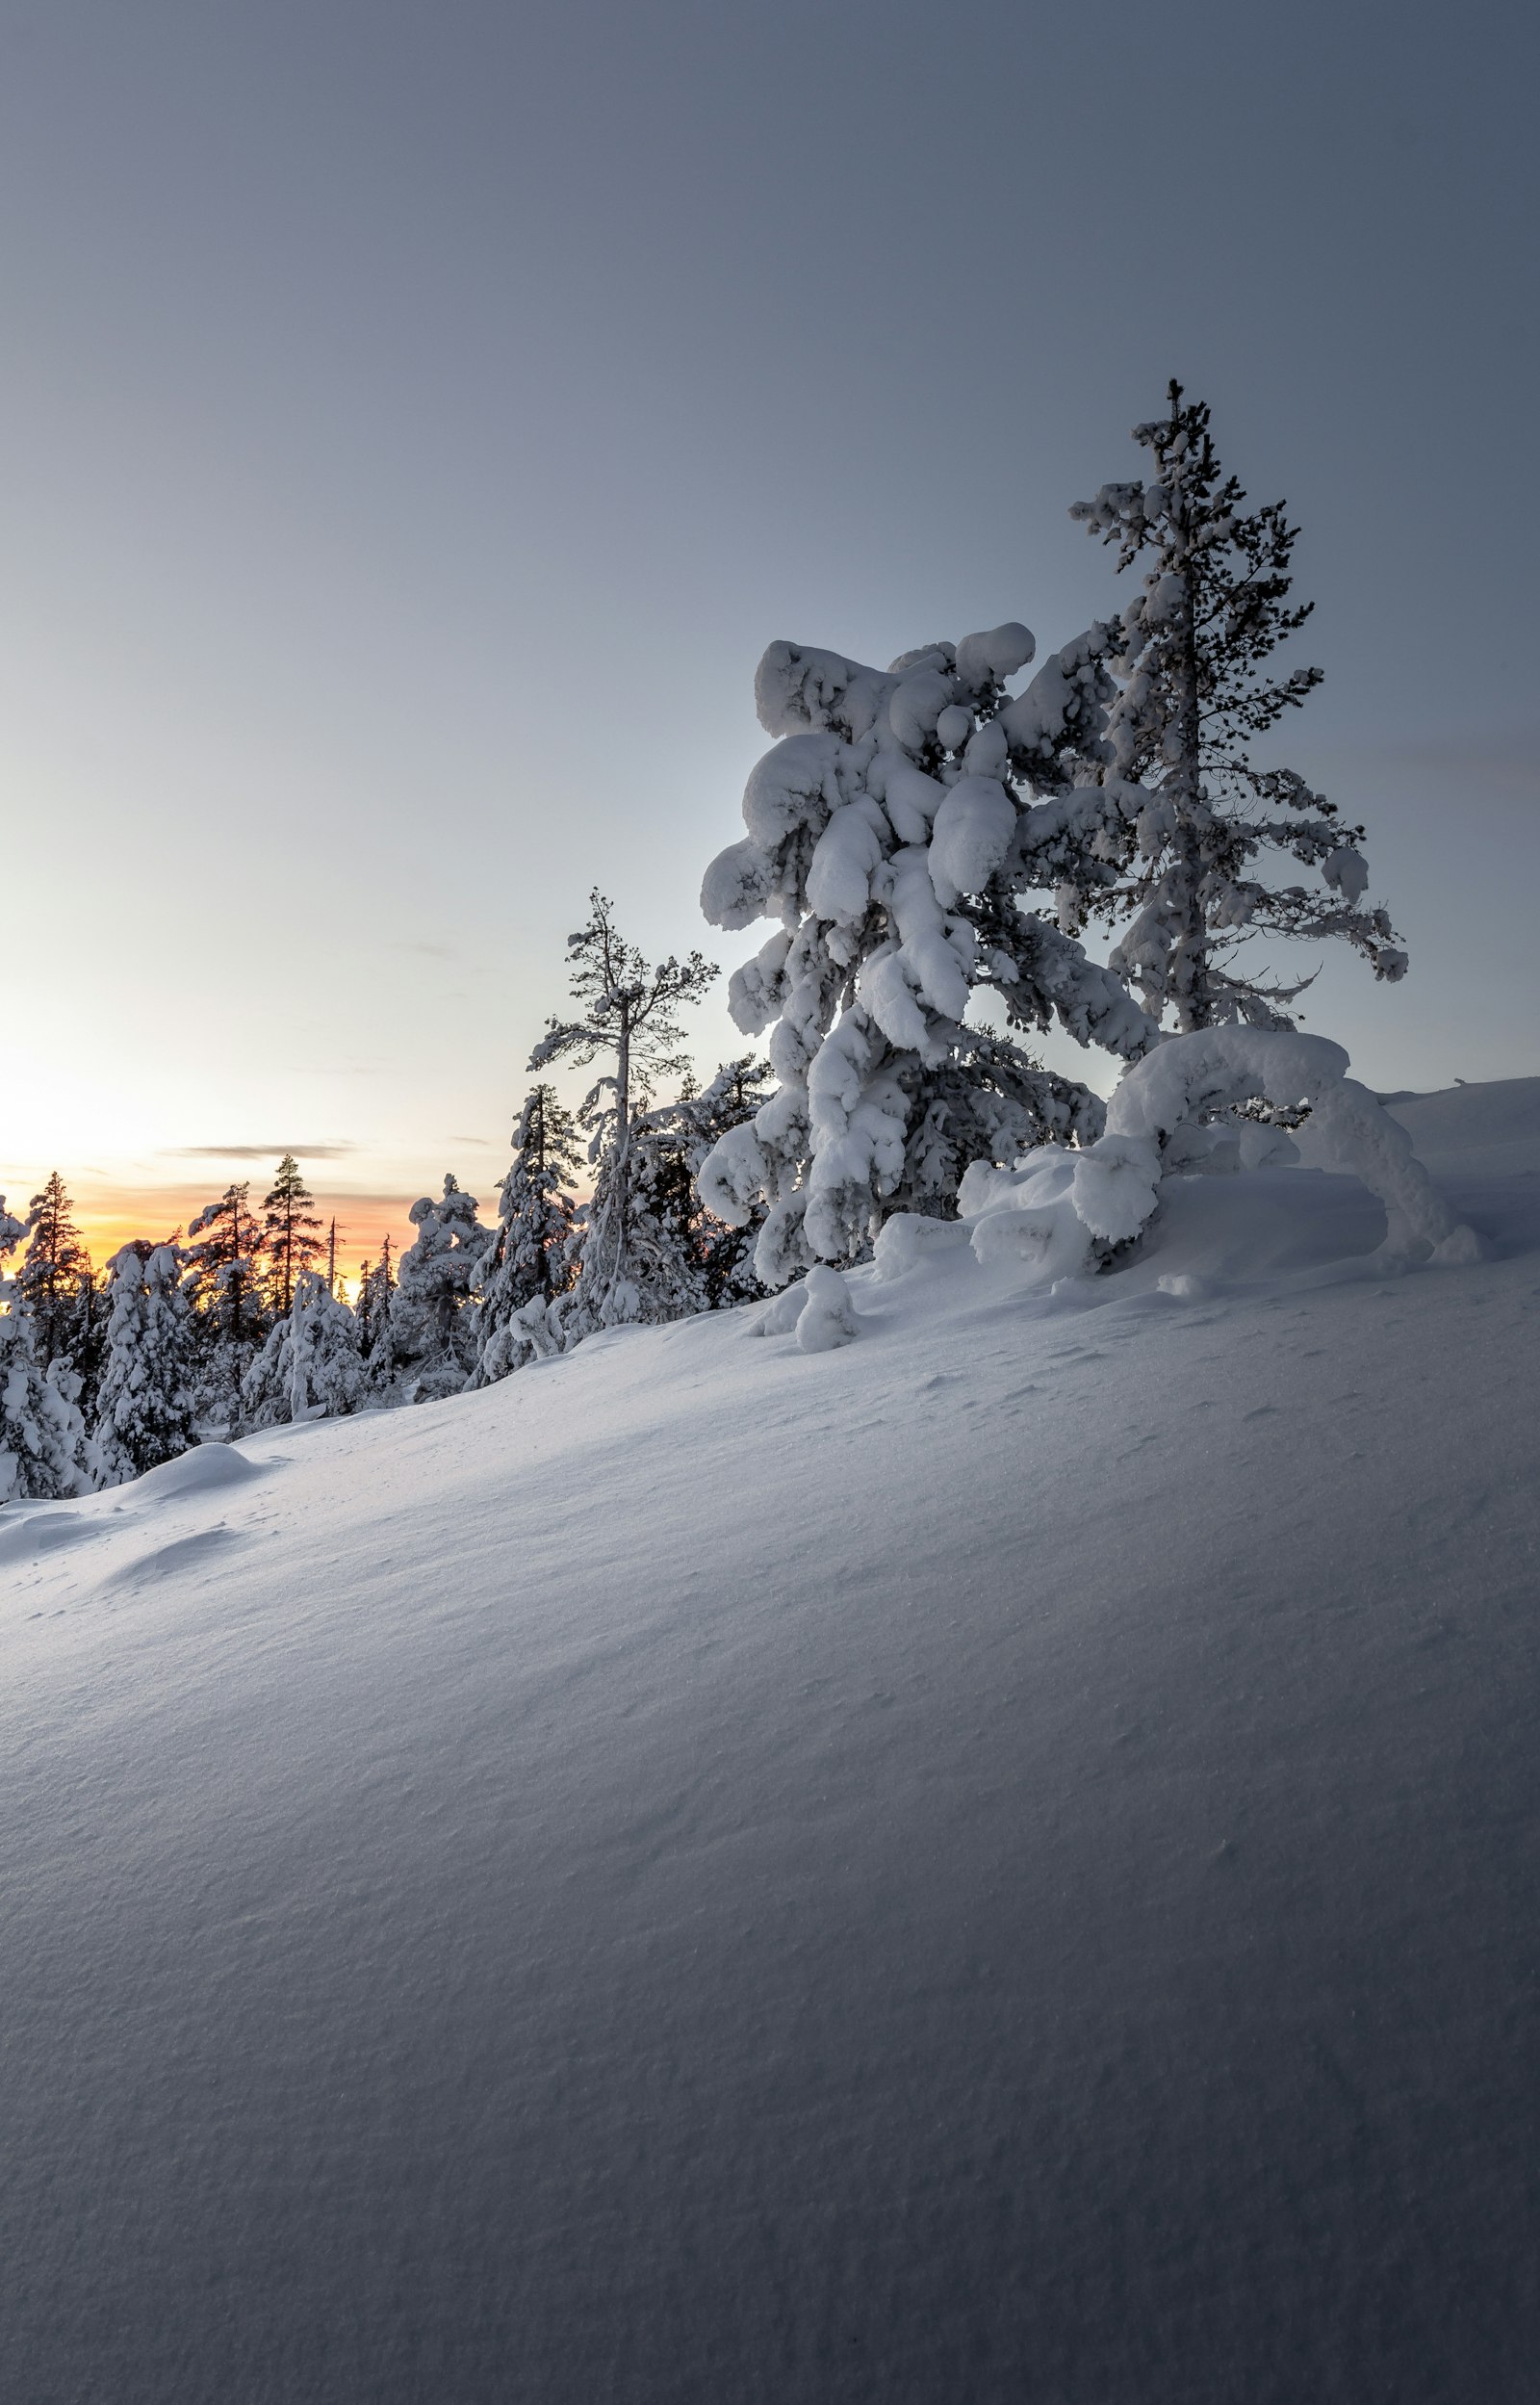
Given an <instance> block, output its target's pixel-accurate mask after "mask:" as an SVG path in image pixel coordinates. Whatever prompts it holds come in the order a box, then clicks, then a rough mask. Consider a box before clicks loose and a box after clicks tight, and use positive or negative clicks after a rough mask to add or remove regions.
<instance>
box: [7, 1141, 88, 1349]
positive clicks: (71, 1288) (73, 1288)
mask: <svg viewBox="0 0 1540 2405" xmlns="http://www.w3.org/2000/svg"><path fill="white" fill-rule="evenodd" d="M73 1207H74V1206H73V1204H72V1203H71V1202H70V1199H69V1195H68V1193H67V1191H66V1190H65V1186H64V1179H63V1178H62V1177H61V1176H60V1175H59V1172H58V1170H57V1169H56V1170H55V1171H54V1172H53V1175H52V1176H51V1177H49V1179H48V1182H47V1184H46V1185H45V1186H44V1187H43V1190H42V1192H41V1193H40V1194H35V1195H34V1196H33V1198H32V1202H31V1203H30V1204H29V1206H28V1211H27V1222H26V1226H27V1237H28V1243H27V1250H26V1252H25V1254H23V1256H22V1261H21V1267H20V1269H19V1270H18V1271H17V1273H16V1288H17V1292H18V1295H19V1297H20V1299H21V1301H22V1303H23V1304H24V1305H25V1307H26V1309H27V1310H28V1312H29V1313H30V1314H31V1318H32V1325H33V1341H34V1345H35V1348H36V1350H37V1354H38V1358H39V1360H40V1361H41V1363H42V1366H43V1368H44V1369H46V1368H47V1367H48V1365H49V1363H50V1362H51V1361H54V1360H57V1359H59V1358H64V1359H65V1360H72V1359H74V1358H75V1357H76V1355H77V1354H78V1353H79V1352H80V1351H81V1349H82V1339H83V1337H84V1335H85V1333H86V1332H87V1330H88V1328H89V1325H90V1295H91V1288H92V1279H91V1266H90V1254H89V1253H88V1252H87V1250H86V1247H85V1246H84V1244H83V1243H82V1242H81V1237H80V1229H79V1228H77V1227H76V1225H75V1222H74V1220H73V1218H72V1217H71V1212H72V1210H73ZM77 1366H78V1363H77Z"/></svg>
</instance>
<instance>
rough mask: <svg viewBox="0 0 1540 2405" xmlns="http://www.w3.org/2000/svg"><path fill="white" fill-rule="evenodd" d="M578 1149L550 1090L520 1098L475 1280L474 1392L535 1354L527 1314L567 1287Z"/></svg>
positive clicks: (568, 1117) (572, 1127) (571, 1124)
mask: <svg viewBox="0 0 1540 2405" xmlns="http://www.w3.org/2000/svg"><path fill="white" fill-rule="evenodd" d="M578 1157H579V1145H578V1130H577V1125H576V1123H575V1121H574V1119H573V1116H572V1113H571V1112H570V1111H568V1110H565V1109H564V1108H563V1106H562V1104H561V1103H560V1101H559V1100H558V1099H557V1097H556V1090H555V1088H554V1086H550V1085H537V1086H535V1087H534V1088H533V1089H532V1091H531V1092H530V1093H529V1094H527V1095H526V1098H525V1103H524V1108H523V1109H522V1110H521V1112H520V1114H519V1123H518V1125H517V1126H516V1127H515V1128H514V1131H513V1166H512V1168H511V1169H510V1170H509V1172H508V1174H507V1176H506V1177H504V1179H503V1181H502V1187H501V1193H500V1194H499V1197H498V1225H497V1229H496V1231H495V1233H494V1235H493V1238H492V1242H491V1243H490V1245H489V1246H488V1247H487V1249H486V1251H485V1252H484V1253H483V1254H482V1255H481V1258H480V1260H479V1261H478V1262H477V1264H476V1267H475V1273H474V1276H473V1279H472V1285H473V1289H474V1291H475V1296H476V1322H475V1332H476V1337H477V1342H478V1348H479V1349H478V1351H477V1354H476V1360H475V1368H474V1370H473V1371H472V1373H471V1383H472V1384H473V1385H476V1386H485V1385H490V1384H492V1383H493V1381H494V1380H496V1379H499V1378H505V1377H506V1376H507V1375H508V1372H509V1371H510V1370H513V1369H518V1368H519V1367H521V1366H522V1364H523V1363H524V1362H525V1361H526V1360H527V1359H528V1358H530V1356H531V1353H532V1351H534V1350H535V1339H534V1332H533V1327H532V1322H530V1321H529V1320H527V1319H526V1313H528V1312H529V1311H530V1308H531V1306H534V1309H535V1313H536V1315H537V1316H538V1315H539V1313H541V1312H543V1311H545V1310H547V1309H548V1308H549V1306H550V1305H552V1303H553V1302H554V1301H555V1300H556V1298H557V1296H558V1295H560V1294H564V1293H565V1292H566V1290H567V1287H568V1286H569V1285H570V1284H571V1282H572V1275H573V1268H572V1261H571V1258H570V1253H569V1248H570V1246H571V1244H572V1240H573V1235H574V1226H575V1219H576V1214H577V1203H576V1202H575V1200H574V1197H573V1194H572V1191H571V1187H572V1180H573V1178H574V1177H575V1176H576V1174H577V1170H578Z"/></svg>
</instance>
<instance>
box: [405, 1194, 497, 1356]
mask: <svg viewBox="0 0 1540 2405" xmlns="http://www.w3.org/2000/svg"><path fill="white" fill-rule="evenodd" d="M475 1214H476V1200H475V1195H474V1194H466V1193H465V1192H463V1191H462V1189H461V1187H460V1186H459V1185H458V1184H457V1183H456V1181H455V1179H454V1178H453V1177H446V1178H445V1180H444V1192H443V1194H442V1195H441V1196H440V1197H439V1198H438V1199H437V1200H436V1201H435V1200H434V1198H433V1197H432V1196H431V1195H424V1196H423V1198H422V1200H421V1202H417V1203H413V1205H412V1208H411V1212H410V1217H411V1221H412V1225H413V1227H414V1228H416V1229H417V1236H416V1239H415V1241H414V1242H413V1243H412V1244H410V1245H409V1246H408V1247H407V1249H406V1251H405V1252H404V1253H403V1254H401V1261H400V1268H399V1270H398V1274H397V1283H396V1294H395V1298H394V1300H393V1302H392V1304H391V1338H392V1342H393V1344H394V1347H395V1352H396V1360H397V1363H398V1368H399V1371H400V1374H401V1378H402V1382H403V1384H404V1389H405V1395H406V1399H407V1401H409V1402H412V1403H426V1402H430V1401H432V1400H433V1399H434V1398H435V1397H437V1396H441V1395H449V1394H458V1393H459V1392H460V1390H461V1388H462V1387H463V1386H464V1385H465V1384H466V1382H467V1380H468V1379H469V1378H470V1375H471V1372H472V1369H473V1368H474V1366H475V1358H476V1344H475V1314H474V1312H472V1311H469V1310H468V1309H467V1307H466V1306H467V1304H468V1302H469V1300H470V1296H471V1280H472V1279H473V1277H474V1275H475V1269H476V1265H477V1263H478V1262H479V1260H480V1259H481V1256H482V1254H484V1253H485V1251H486V1249H487V1236H488V1230H487V1229H486V1228H483V1227H482V1225H481V1223H480V1221H479V1220H478V1219H477V1218H476V1215H475Z"/></svg>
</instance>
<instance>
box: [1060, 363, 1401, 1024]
mask: <svg viewBox="0 0 1540 2405" xmlns="http://www.w3.org/2000/svg"><path fill="white" fill-rule="evenodd" d="M1134 440H1135V442H1137V443H1140V444H1142V446H1143V448H1144V449H1145V450H1146V451H1147V452H1148V453H1149V454H1150V463H1151V465H1150V476H1149V480H1148V481H1147V482H1144V481H1137V482H1133V483H1127V484H1104V485H1103V486H1102V488H1101V490H1100V492H1099V493H1098V494H1097V495H1096V498H1095V500H1094V501H1090V502H1077V503H1076V504H1075V505H1074V507H1073V508H1072V510H1071V511H1070V515H1071V516H1072V517H1074V518H1077V519H1079V520H1081V521H1082V522H1083V523H1084V524H1085V526H1086V527H1087V528H1088V529H1089V530H1090V531H1091V533H1092V534H1099V535H1100V536H1101V537H1102V539H1103V541H1104V542H1106V543H1110V544H1115V545H1116V546H1117V565H1118V567H1119V569H1124V568H1130V567H1133V566H1134V565H1136V564H1140V565H1142V567H1143V570H1144V575H1143V583H1142V591H1141V592H1140V594H1139V595H1138V597H1137V598H1136V599H1135V600H1134V601H1133V602H1131V603H1130V605H1129V607H1128V608H1127V609H1125V610H1124V611H1123V613H1122V618H1121V621H1120V633H1119V634H1118V636H1117V641H1116V643H1115V644H1114V645H1113V647H1112V648H1111V649H1110V650H1109V652H1108V653H1107V654H1106V660H1107V664H1108V665H1109V666H1110V668H1111V669H1112V672H1113V674H1114V677H1115V679H1116V683H1117V697H1116V700H1115V701H1114V703H1113V705H1112V707H1111V709H1110V711H1109V712H1108V717H1107V724H1106V730H1105V739H1106V746H1107V760H1106V763H1105V765H1104V768H1103V772H1102V779H1101V782H1102V786H1103V789H1104V790H1105V791H1106V792H1107V793H1108V794H1109V796H1110V797H1111V798H1112V799H1113V800H1114V801H1115V802H1116V804H1117V808H1116V810H1114V811H1110V812H1109V813H1108V815H1107V818H1106V821H1105V828H1104V833H1105V838H1106V840H1105V841H1104V845H1103V847H1102V848H1103V855H1104V856H1103V858H1102V859H1101V861H1100V864H1099V867H1098V870H1097V872H1096V873H1095V874H1094V875H1092V876H1091V877H1090V878H1084V879H1075V878H1073V877H1070V878H1068V879H1066V881H1065V893H1064V894H1063V895H1062V897H1061V903H1062V907H1061V924H1068V925H1070V926H1074V925H1077V924H1078V923H1079V919H1080V918H1081V917H1083V916H1084V915H1086V914H1087V913H1088V912H1099V913H1102V914H1104V915H1106V916H1108V917H1117V916H1121V915H1124V914H1126V913H1127V912H1128V911H1130V910H1131V911H1133V912H1134V914H1135V916H1134V918H1133V923H1132V925H1131V926H1130V927H1129V928H1128V931H1127V933H1126V934H1125V935H1124V936H1123V937H1122V939H1121V941H1120V943H1119V944H1118V945H1117V949H1116V951H1115V952H1114V953H1113V955H1112V965H1113V967H1114V968H1116V969H1117V970H1119V971H1120V972H1121V973H1122V974H1123V975H1125V976H1126V977H1128V978H1129V979H1130V980H1131V981H1132V982H1133V983H1135V984H1137V985H1138V987H1139V988H1140V990H1141V992H1142V995H1143V996H1144V999H1145V1001H1146V1003H1147V1004H1148V1006H1149V1009H1150V1010H1151V1011H1152V1012H1153V1013H1154V1014H1155V1016H1156V1017H1157V1018H1158V1017H1160V1015H1161V1014H1162V1013H1163V1012H1164V1011H1165V1010H1166V1009H1167V1008H1168V1007H1169V1008H1170V1009H1172V1010H1173V1011H1174V1013H1175V1017H1176V1023H1177V1025H1178V1027H1179V1028H1183V1029H1191V1028H1197V1027H1207V1026H1212V1025H1215V1024H1217V1023H1220V1022H1223V1021H1234V1020H1240V1021H1246V1022H1248V1023H1250V1024H1252V1025H1256V1026H1263V1027H1280V1028H1286V1027H1289V1026H1291V1025H1292V1024H1293V1021H1291V1020H1290V1018H1289V1017H1288V1014H1287V1010H1286V1008H1285V1006H1286V1005H1287V1004H1289V1003H1291V1002H1293V1001H1294V1000H1295V999H1296V996H1298V995H1299V994H1300V993H1302V992H1303V990H1304V986H1305V985H1307V984H1308V983H1309V982H1310V979H1309V977H1306V978H1304V979H1303V980H1302V981H1300V982H1299V983H1296V984H1294V985H1292V986H1291V985H1284V984H1280V983H1279V982H1277V980H1276V979H1275V978H1270V976H1269V974H1268V971H1267V969H1266V966H1265V965H1264V964H1259V965H1258V967H1257V968H1256V969H1255V970H1250V969H1249V966H1248V959H1247V957H1245V956H1244V955H1243V952H1242V947H1243V946H1245V945H1246V944H1248V943H1250V942H1251V941H1253V940H1254V939H1255V938H1257V937H1261V938H1263V939H1264V940H1266V939H1268V938H1270V937H1300V938H1308V939H1311V940H1312V941H1314V940H1316V939H1321V938H1325V937H1327V936H1338V937H1341V938H1343V939H1344V940H1345V941H1346V942H1347V943H1348V944H1352V946H1353V947H1354V949H1355V950H1356V951H1358V952H1360V953H1361V954H1362V955H1363V957H1364V958H1365V959H1366V960H1367V961H1368V962H1369V964H1370V966H1371V968H1372V969H1373V971H1374V974H1375V976H1376V977H1381V978H1396V977H1399V976H1400V975H1401V974H1402V973H1403V972H1404V970H1405V968H1406V955H1405V953H1404V952H1403V951H1401V950H1400V948H1399V945H1398V944H1397V941H1396V935H1395V930H1394V929H1393V927H1392V925H1391V922H1390V919H1389V918H1388V917H1387V915H1386V913H1385V911H1384V910H1383V909H1380V908H1379V907H1377V906H1369V907H1365V906H1364V904H1363V895H1364V892H1365V890H1366V888H1367V886H1368V883H1369V870H1368V867H1367V866H1366V865H1365V861H1364V857H1363V853H1362V851H1361V849H1360V848H1359V847H1360V845H1361V844H1362V842H1363V840H1364V831H1363V829H1362V827H1356V826H1347V825H1345V824H1344V822H1343V820H1342V819H1341V817H1340V816H1339V815H1338V810H1337V805H1336V804H1335V803H1334V802H1330V801H1328V800H1327V799H1326V797H1325V796H1324V795H1323V794H1322V793H1318V792H1315V791H1313V790H1312V789H1311V788H1310V787H1309V786H1308V785H1307V784H1306V782H1305V780H1304V779H1303V778H1302V777H1300V776H1298V775H1296V772H1295V771H1294V770H1293V769H1291V768H1281V767H1269V766H1259V765H1258V764H1257V763H1256V762H1255V761H1254V760H1253V759H1252V757H1251V749H1252V746H1253V744H1254V742H1255V740H1256V738H1257V737H1262V736H1265V735H1267V734H1268V733H1269V731H1270V729H1272V728H1273V727H1275V726H1276V725H1277V723H1278V721H1279V720H1280V719H1281V718H1282V716H1283V715H1284V712H1285V711H1289V710H1294V709H1297V708H1298V706H1299V705H1300V704H1301V703H1302V702H1303V701H1304V700H1305V698H1306V696H1307V695H1308V694H1309V693H1310V692H1311V691H1312V690H1313V689H1314V687H1315V686H1316V685H1318V684H1319V683H1320V682H1321V673H1322V672H1321V670H1320V669H1319V668H1296V669H1293V670H1291V671H1289V672H1287V673H1285V674H1283V675H1276V674H1274V673H1273V672H1272V670H1271V668H1270V664H1269V663H1270V661H1271V658H1272V654H1273V652H1274V651H1275V650H1276V648H1277V646H1278V644H1279V643H1280V642H1281V641H1282V640H1283V639H1284V638H1285V637H1286V636H1287V635H1289V634H1293V633H1294V632H1295V631H1296V628H1298V627H1299V626H1301V625H1302V624H1303V623H1304V620H1305V619H1306V618H1307V617H1308V616H1309V614H1310V609H1311V607H1312V605H1311V604H1309V603H1306V604H1304V605H1303V606H1300V607H1294V608H1291V607H1290V605H1289V598H1288V597H1289V592H1290V589H1291V584H1292V579H1291V576H1290V572H1289V570H1290V561H1291V558H1292V556H1293V552H1294V545H1295V540H1296V534H1297V532H1298V530H1297V528H1296V527H1292V526H1290V525H1289V524H1288V523H1287V520H1286V518H1285V515H1284V504H1283V503H1282V502H1273V503H1270V504H1269V505H1268V506H1267V507H1266V508H1264V509H1256V510H1250V511H1247V510H1246V509H1245V508H1244V506H1243V504H1244V503H1245V492H1244V491H1243V490H1242V488H1241V485H1240V484H1239V483H1238V482H1237V480H1236V478H1234V477H1233V476H1230V477H1226V476H1224V475H1223V473H1222V471H1221V469H1220V466H1219V458H1218V456H1217V454H1216V453H1215V449H1214V444H1213V440H1212V437H1211V435H1210V432H1209V411H1208V408H1207V405H1206V404H1205V403H1203V402H1200V401H1186V402H1184V401H1183V398H1182V388H1181V386H1180V385H1179V384H1177V383H1174V382H1173V383H1172V384H1171V386H1170V388H1169V396H1168V411H1167V414H1166V416H1165V417H1164V418H1156V419H1152V420H1151V421H1150V422H1149V423H1148V424H1147V425H1144V426H1137V427H1135V428H1134ZM1260 855H1271V856H1272V858H1273V860H1274V861H1276V862H1278V863H1280V864H1288V865H1289V866H1291V867H1294V866H1297V867H1303V868H1307V869H1309V870H1312V871H1313V872H1315V876H1316V878H1317V879H1319V882H1313V883H1311V884H1308V885H1306V884H1302V883H1300V882H1299V881H1298V879H1297V877H1294V878H1293V879H1292V881H1289V882H1285V881H1284V880H1283V877H1282V876H1281V875H1274V876H1272V877H1270V878H1264V877H1263V876H1262V875H1260V874H1259V873H1257V872H1258V869H1259V868H1260V867H1261V866H1263V863H1262V861H1261V860H1260V859H1259V856H1260Z"/></svg>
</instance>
